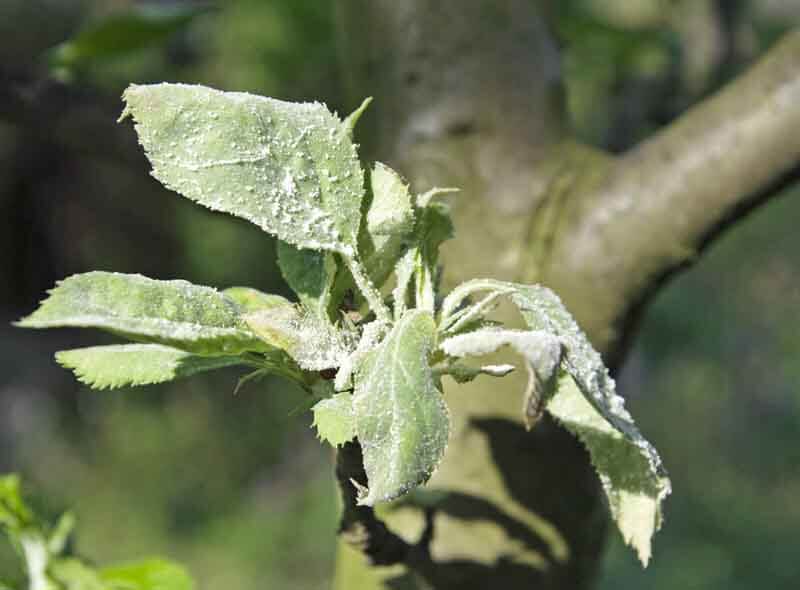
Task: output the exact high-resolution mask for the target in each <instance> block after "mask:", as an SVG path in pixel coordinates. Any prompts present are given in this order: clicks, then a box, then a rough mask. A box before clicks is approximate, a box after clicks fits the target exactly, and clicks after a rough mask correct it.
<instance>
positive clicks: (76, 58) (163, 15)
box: [49, 4, 209, 67]
mask: <svg viewBox="0 0 800 590" xmlns="http://www.w3.org/2000/svg"><path fill="white" fill-rule="evenodd" d="M208 11H209V7H208V6H202V5H197V4H179V5H176V4H170V5H156V4H149V5H148V4H140V5H134V6H133V7H131V8H130V9H128V10H126V11H125V12H119V13H116V14H112V15H110V16H108V17H107V18H104V19H102V20H99V21H96V22H93V23H90V24H89V25H88V26H87V27H85V28H84V29H83V30H81V31H80V32H79V33H78V34H77V35H75V36H74V37H73V38H72V39H69V40H68V41H64V42H63V43H61V44H59V45H57V46H56V47H54V48H53V49H52V50H50V54H49V60H50V64H51V66H54V67H59V66H62V67H63V66H75V65H77V64H79V63H81V62H84V61H87V60H91V59H97V58H109V57H115V56H119V55H123V54H126V53H130V52H133V51H136V50H139V49H143V48H145V47H148V46H150V45H155V44H157V43H159V42H161V41H163V40H165V39H166V38H167V37H169V36H170V35H171V34H173V33H175V32H177V31H179V30H181V29H182V28H183V27H185V26H186V25H187V24H188V23H190V22H191V21H192V19H194V18H195V17H197V16H199V15H201V14H204V13H206V12H208Z"/></svg>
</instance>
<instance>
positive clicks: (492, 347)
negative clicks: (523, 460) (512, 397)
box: [440, 328, 562, 429]
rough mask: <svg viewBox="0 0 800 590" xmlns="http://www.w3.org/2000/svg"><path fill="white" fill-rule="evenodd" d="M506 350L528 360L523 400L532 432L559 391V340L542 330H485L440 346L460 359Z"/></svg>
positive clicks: (450, 340) (527, 421) (454, 338)
mask: <svg viewBox="0 0 800 590" xmlns="http://www.w3.org/2000/svg"><path fill="white" fill-rule="evenodd" d="M502 346H511V347H512V348H513V349H514V350H516V351H517V352H518V353H519V354H521V355H522V356H523V357H524V358H525V361H526V365H525V366H526V367H527V369H528V386H527V387H526V388H525V394H524V396H523V402H522V415H523V419H524V421H525V426H526V427H527V428H528V429H530V428H531V427H533V425H534V424H536V422H537V421H538V420H539V418H541V415H542V413H543V411H544V407H545V404H546V403H547V400H548V399H549V397H550V396H551V395H552V394H553V392H554V391H555V385H556V377H557V375H558V368H559V365H560V363H561V356H562V350H561V343H560V342H559V340H558V338H557V337H555V336H553V335H552V334H549V333H548V332H545V331H542V330H533V331H522V330H501V329H496V328H485V329H481V330H476V331H474V332H467V333H466V334H459V335H457V336H453V337H451V338H448V339H447V340H445V341H443V342H442V343H441V345H440V347H441V349H442V350H443V351H444V352H445V353H446V354H448V355H449V356H452V357H456V358H462V357H465V356H470V355H476V356H477V355H484V354H489V353H491V352H494V351H496V350H497V349H499V348H500V347H502Z"/></svg>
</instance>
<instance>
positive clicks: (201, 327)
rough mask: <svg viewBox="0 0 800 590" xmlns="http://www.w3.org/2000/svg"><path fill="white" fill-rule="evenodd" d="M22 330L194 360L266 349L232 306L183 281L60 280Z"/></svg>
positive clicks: (102, 275) (100, 276)
mask: <svg viewBox="0 0 800 590" xmlns="http://www.w3.org/2000/svg"><path fill="white" fill-rule="evenodd" d="M17 325H18V326H21V327H23V328H62V327H73V328H100V329H103V330H108V331H110V332H114V333H116V334H120V335H122V336H125V337H126V338H129V339H131V340H136V341H144V342H155V343H161V344H167V345H170V346H174V347H176V348H180V349H181V350H187V351H190V352H195V353H199V354H207V355H213V354H220V355H232V354H238V353H240V352H243V351H246V350H256V351H258V350H265V349H266V347H265V345H264V343H263V342H262V341H260V340H259V339H258V338H257V337H256V336H255V335H254V334H253V333H252V332H251V331H250V330H249V329H248V328H247V325H246V324H245V323H244V322H243V321H242V319H241V317H240V315H239V307H238V306H237V305H236V303H234V301H233V300H231V299H230V298H228V297H226V296H225V295H223V294H222V293H220V292H219V291H217V290H215V289H212V288H210V287H201V286H198V285H193V284H191V283H188V282H186V281H180V280H178V281H157V280H154V279H148V278H147V277H144V276H142V275H135V274H134V275H128V274H120V273H111V272H100V271H95V272H89V273H86V274H81V275H73V276H71V277H69V278H67V279H64V280H63V281H61V282H60V283H58V285H57V286H56V287H55V289H52V290H51V291H50V296H49V297H48V298H47V299H46V300H44V301H43V302H42V304H41V306H40V307H39V309H37V310H36V311H35V312H33V313H32V314H31V315H29V316H28V317H26V318H24V319H22V320H21V321H19V322H18V323H17Z"/></svg>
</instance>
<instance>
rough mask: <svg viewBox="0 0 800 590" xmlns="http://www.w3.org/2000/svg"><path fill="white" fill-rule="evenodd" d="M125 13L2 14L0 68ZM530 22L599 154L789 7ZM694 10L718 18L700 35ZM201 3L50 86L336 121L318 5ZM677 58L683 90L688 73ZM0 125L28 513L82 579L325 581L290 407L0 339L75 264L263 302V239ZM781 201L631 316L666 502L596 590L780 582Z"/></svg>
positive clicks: (792, 335) (791, 313)
mask: <svg viewBox="0 0 800 590" xmlns="http://www.w3.org/2000/svg"><path fill="white" fill-rule="evenodd" d="M133 4H134V3H133V2H131V1H130V0H113V1H105V0H103V1H101V0H94V1H91V0H69V1H67V0H2V1H0V71H2V70H5V69H6V68H18V67H20V66H25V67H27V65H28V64H41V63H43V60H44V56H45V55H46V51H47V50H48V49H49V48H52V47H54V46H56V45H58V44H59V43H61V42H63V41H65V40H66V39H67V38H68V37H69V36H70V35H73V34H75V33H77V32H78V31H79V30H81V28H82V27H84V26H86V25H87V24H88V23H89V22H92V21H95V22H96V21H97V19H101V18H103V17H104V16H107V15H109V14H111V13H113V12H114V11H124V10H129V9H130V8H131V6H133ZM551 4H553V5H555V6H556V8H557V9H558V26H557V28H558V30H559V31H561V38H562V41H563V43H564V46H563V49H564V52H565V54H564V64H565V66H566V85H567V90H568V97H569V105H570V110H571V113H572V119H573V123H574V125H575V126H576V128H577V130H578V131H579V133H580V135H581V136H582V137H583V138H586V139H589V140H590V141H592V142H593V143H596V144H601V145H606V146H611V147H612V148H614V149H624V148H626V147H629V146H630V145H631V144H632V143H634V142H635V141H638V140H639V139H640V138H642V137H645V136H647V135H648V134H649V133H651V132H652V131H653V130H656V129H658V128H659V127H661V126H662V125H664V124H665V123H667V122H668V121H670V120H671V119H672V118H673V117H674V116H676V115H677V114H678V113H680V112H681V111H682V110H683V109H685V108H686V107H687V106H689V105H690V104H692V103H693V102H695V101H696V100H698V99H699V98H701V97H703V96H705V95H706V94H708V93H709V92H711V91H713V90H714V89H715V88H718V87H719V85H720V84H722V83H723V82H724V81H725V80H727V79H729V78H730V77H731V76H733V75H735V74H736V73H738V72H740V71H742V70H743V69H744V68H746V67H747V65H748V64H749V63H750V62H751V61H752V59H754V58H755V57H756V56H758V55H760V54H761V53H762V52H763V51H764V50H765V49H766V48H767V47H768V46H769V45H770V44H771V43H772V42H773V41H774V40H775V39H777V37H778V36H779V35H780V34H781V32H783V31H785V30H786V28H787V27H790V26H797V25H798V24H800V8H798V6H799V5H798V3H797V2H795V1H794V0H737V1H734V2H710V3H709V2H706V1H705V0H704V1H700V0H675V1H670V2H666V1H663V0H636V1H635V2H633V1H631V0H614V1H613V2H612V1H610V0H564V1H561V0H559V1H558V2H553V3H551ZM700 5H720V6H724V7H725V10H726V14H725V15H724V19H719V18H711V17H714V14H715V13H714V12H713V11H712V12H710V13H709V12H708V11H707V10H706V9H704V8H703V7H702V6H700ZM217 6H218V10H215V11H214V12H212V13H210V14H206V15H203V16H201V17H199V18H197V19H194V20H193V22H192V23H190V24H189V25H187V27H186V28H184V29H182V30H180V31H178V32H176V33H175V34H174V35H171V36H170V37H169V39H168V40H166V41H165V43H163V44H156V45H155V46H151V47H149V48H147V49H144V50H142V51H137V52H133V53H131V54H128V55H124V56H118V57H114V58H110V59H107V60H102V61H93V62H91V63H87V64H86V67H85V68H82V70H81V73H80V76H79V77H77V79H76V81H75V83H74V84H76V85H77V86H79V87H81V88H84V89H87V91H88V90H91V89H98V88H99V89H100V92H101V93H102V94H103V95H104V96H107V97H110V98H109V100H110V101H111V102H112V104H113V106H114V110H115V111H118V110H119V107H120V106H121V104H120V103H117V102H116V100H117V98H116V97H118V96H119V94H120V93H121V91H122V89H123V88H124V86H125V85H127V83H128V82H130V81H136V82H160V81H163V80H171V81H191V82H195V83H203V84H208V85H212V86H216V87H219V88H223V89H245V90H248V91H252V92H257V93H259V94H267V95H271V96H276V97H280V98H284V99H308V98H312V97H324V98H325V99H326V100H327V102H328V104H329V106H331V107H332V108H339V110H340V112H347V111H346V109H343V108H342V106H343V100H342V98H341V91H340V84H339V81H338V79H337V77H336V74H335V63H336V53H335V50H334V45H333V39H334V34H333V27H332V16H331V13H332V9H333V2H332V1H331V0H329V1H320V0H270V1H268V2H267V1H263V0H231V1H225V2H218V3H217ZM698 6H699V7H698ZM712 8H713V6H712ZM692 11H697V12H695V13H694V14H695V15H699V16H695V17H691V16H687V15H689V14H692ZM704 14H705V15H706V16H703V15H704ZM709 14H710V15H711V17H709V16H708V15H709ZM715 23H716V24H715ZM720 23H722V25H720ZM692 31H694V33H692ZM720 39H722V40H726V39H727V40H728V41H729V42H725V43H722V44H719V40H720ZM703 47H704V48H705V49H703V50H702V51H700V50H699V49H698V48H703ZM715 47H716V49H714V48H715ZM720 47H722V49H723V51H720V49H719V48H720ZM690 56H693V60H697V61H698V62H699V63H700V64H701V65H702V67H700V66H698V65H695V66H693V67H692V70H691V71H693V72H696V71H700V72H704V73H703V74H702V75H700V76H699V78H694V76H695V74H692V75H691V76H690V75H689V73H688V72H687V67H688V66H687V65H686V64H687V63H688V58H689V57H690ZM699 56H704V57H703V59H702V60H700V59H699ZM703 64H705V65H703ZM8 87H10V86H9V85H7V84H4V88H8ZM87 93H88V94H90V95H91V92H87ZM91 108H92V107H91V104H90V103H88V102H87V104H86V110H87V111H88V110H91ZM1 117H2V113H0V320H2V322H0V358H2V359H3V360H2V361H1V362H2V364H1V365H0V366H1V367H2V371H0V471H8V470H11V469H12V468H13V469H15V470H18V471H20V472H22V473H23V474H24V475H25V476H26V479H27V480H28V481H30V482H31V486H30V487H31V489H34V490H36V491H37V493H38V494H40V497H39V498H38V502H36V503H35V505H37V506H41V507H42V508H43V509H44V511H45V514H50V515H55V514H57V513H59V512H62V511H63V509H64V508H66V507H70V508H73V509H74V511H75V513H76V514H77V516H78V517H79V519H80V522H81V533H80V539H79V543H80V547H81V550H82V551H85V552H86V553H87V554H89V555H93V556H96V557H97V559H98V560H99V561H100V562H103V563H106V562H111V561H117V560H120V559H129V558H135V557H140V556H144V555H152V554H165V555H170V556H171V557H175V558H176V559H178V560H179V561H182V562H184V563H186V564H187V566H188V569H189V570H190V571H191V573H192V575H193V577H195V578H197V579H198V580H204V582H203V583H202V584H201V585H200V588H201V589H204V588H209V589H215V588H231V589H238V588H274V589H287V590H288V589H291V590H294V589H297V588H324V587H326V585H327V583H328V580H329V577H330V568H331V567H332V559H333V551H334V548H333V545H332V543H331V539H332V538H333V535H334V532H335V528H336V523H335V518H336V500H335V494H334V486H333V484H332V482H331V477H330V461H329V456H328V454H327V453H326V452H320V450H319V445H318V444H317V443H316V442H315V441H314V440H313V432H312V431H311V430H310V429H308V428H307V427H306V426H307V425H308V423H309V422H310V418H306V419H305V420H297V419H295V418H289V417H288V414H289V413H290V412H291V411H292V410H293V409H295V408H296V407H297V405H298V404H299V403H300V401H301V400H302V399H303V397H302V396H301V395H300V394H299V392H297V391H291V390H287V389H286V388H285V386H284V385H283V384H282V383H281V382H279V381H277V380H271V379H266V380H262V381H260V382H258V383H255V384H251V385H249V386H248V387H247V388H244V389H243V390H242V391H241V392H240V393H239V394H238V396H237V397H233V396H232V391H233V388H234V386H235V383H236V379H237V377H238V376H239V374H240V373H239V372H237V371H236V370H230V371H229V372H223V373H221V374H220V375H215V376H212V377H211V378H210V379H209V378H205V377H203V378H197V379H194V378H191V379H188V380H185V381H182V382H179V383H176V384H174V385H170V386H153V387H148V388H146V389H142V390H138V391H119V392H103V393H97V392H90V391H88V389H86V388H83V387H81V386H80V385H78V384H76V383H74V380H73V378H72V376H71V375H70V374H69V373H67V372H66V371H63V370H61V369H60V368H58V367H57V366H55V365H54V364H53V363H52V353H53V352H54V351H56V350H58V349H60V348H65V347H68V346H77V345H79V344H86V345H88V344H92V343H96V342H97V340H96V338H89V339H86V340H83V341H81V340H80V338H81V336H80V335H77V334H65V335H63V336H60V335H56V336H54V337H53V338H45V339H42V338H41V337H40V335H37V334H23V333H20V331H19V330H15V331H13V332H12V329H11V328H8V327H3V326H7V322H8V321H11V320H12V319H17V318H19V317H21V316H22V315H23V314H24V313H28V312H30V311H31V310H32V309H33V307H34V306H33V305H32V303H33V302H35V300H36V297H37V296H38V295H40V294H41V293H42V292H43V291H44V290H45V289H46V288H48V287H49V286H51V285H52V283H53V281H54V280H55V279H58V278H63V277H64V276H66V275H69V274H73V273H76V272H85V271H86V270H89V269H91V268H102V269H106V270H110V269H114V270H118V271H121V272H142V273H144V274H146V275H148V276H153V277H158V278H162V279H171V278H184V279H187V280H190V281H193V282H196V283H201V284H209V285H214V286H217V287H220V288H223V287H227V286H231V285H236V284H251V285H254V286H255V287H258V288H259V289H261V290H264V291H269V292H282V293H284V294H287V293H288V291H286V290H284V289H285V288H284V287H283V285H282V280H281V277H280V274H279V272H278V270H277V267H276V264H275V253H274V244H273V242H272V241H271V240H269V239H265V238H264V237H263V234H262V233H261V232H259V230H258V229H257V228H251V227H248V225H249V224H247V223H245V222H241V221H237V220H234V219H226V218H225V216H220V215H215V214H213V213H210V212H206V211H203V210H201V209H200V208H197V207H195V206H193V205H192V204H190V203H188V202H184V201H183V200H181V199H177V198H175V196H174V195H170V194H168V193H167V192H166V191H164V190H162V189H161V188H159V187H158V186H157V184H156V183H155V182H154V181H149V180H147V179H146V176H145V174H144V173H143V171H144V170H145V169H146V164H145V162H144V158H142V159H141V167H140V168H137V169H135V170H132V169H130V167H129V165H128V164H125V165H120V164H119V163H117V162H115V161H113V160H109V159H107V158H104V157H103V154H98V153H97V150H95V151H94V152H91V151H90V150H89V151H88V153H87V152H86V151H84V152H77V151H69V150H65V149H64V148H63V147H60V146H54V144H53V143H51V142H48V141H47V139H48V138H41V137H39V136H36V135H32V134H31V133H30V132H29V131H28V129H27V128H26V127H25V126H23V125H20V124H18V123H15V122H13V121H9V120H7V119H5V118H1ZM103 139H104V138H100V137H86V138H84V142H83V144H84V145H85V146H91V145H96V144H98V143H100V142H102V141H103ZM412 188H413V187H412ZM798 198H800V195H797V193H795V194H794V195H793V196H792V197H791V198H789V197H788V196H787V198H785V199H783V200H781V201H777V202H775V203H773V204H771V205H770V206H768V207H767V208H765V209H764V210H763V211H761V212H760V213H759V214H758V215H757V216H756V217H754V218H753V219H750V220H748V221H746V222H745V223H744V224H742V225H741V226H740V227H739V228H737V230H736V232H735V233H733V234H731V236H730V237H729V238H727V239H726V240H724V241H723V242H722V243H720V244H719V245H717V246H716V247H715V248H714V250H713V251H711V252H710V253H709V256H708V258H707V259H706V260H704V261H703V262H702V263H701V264H700V265H699V266H698V267H697V268H696V269H695V270H693V271H692V272H691V273H690V274H689V275H687V276H684V277H682V278H681V279H679V280H678V281H676V282H675V283H674V284H673V285H671V286H670V287H669V288H668V290H667V291H665V292H664V293H663V294H662V296H661V297H660V298H659V299H658V300H657V301H656V303H655V306H654V307H653V308H651V310H650V311H649V313H648V315H647V317H646V318H645V322H644V325H643V332H642V334H641V336H640V339H639V340H638V343H637V347H636V349H635V351H634V353H633V355H632V356H631V359H630V362H629V363H628V366H627V368H626V369H625V372H624V374H623V376H622V379H621V384H620V390H621V392H622V393H623V394H625V395H627V396H628V397H629V398H630V401H629V402H628V407H629V409H630V410H631V412H632V413H633V414H634V415H636V416H637V418H638V422H639V425H640V427H641V429H642V430H643V431H645V432H647V433H648V436H649V437H650V438H651V439H652V440H654V441H658V444H659V450H660V451H661V453H662V456H663V458H664V461H665V463H667V464H668V465H669V466H670V468H671V469H670V475H671V477H672V480H673V485H674V488H675V490H676V493H675V494H674V495H673V496H672V497H671V499H670V500H669V501H668V503H667V517H668V520H667V523H666V526H665V527H664V528H663V530H662V532H661V533H660V535H661V536H660V537H659V538H658V539H657V540H656V542H655V545H654V554H655V559H654V561H653V564H652V565H651V567H650V568H649V569H648V570H647V571H646V572H644V573H643V572H641V570H640V568H639V566H638V564H637V563H636V560H635V558H634V557H633V556H631V555H630V553H629V552H628V551H627V550H624V548H623V547H622V543H621V541H620V540H619V539H618V538H617V537H615V536H613V535H612V537H611V538H612V550H611V553H610V556H609V559H608V561H607V564H606V568H605V572H604V579H603V582H602V587H603V588H609V589H610V588H614V589H620V588H630V589H631V590H633V589H639V588H644V587H647V588H655V589H656V590H660V589H670V590H672V589H673V588H689V589H691V588H698V589H699V588H702V589H703V590H731V589H732V590H739V589H741V590H744V589H748V590H749V589H751V588H760V587H764V588H786V587H792V585H793V584H794V583H795V582H796V580H797V579H798V577H800V566H798V563H797V559H796V552H797V551H796V548H797V530H798V529H800V512H798V508H797V506H798V505H797V501H796V498H797V497H798V495H800V477H798V476H797V473H798V469H797V466H798V464H800V457H799V456H798V454H797V451H796V449H798V448H800V447H798V445H797V432H798V425H800V397H799V396H798V393H797V392H798V391H799V390H800V387H798V383H800V364H798V363H797V360H796V359H798V358H800V337H798V334H800V322H798V320H797V318H798V314H797V310H798V309H800V273H798V271H797V269H798V268H800V257H798V254H797V249H796V247H795V246H793V244H795V243H796V231H795V228H794V227H792V225H793V220H796V219H798V218H800V206H798V204H797V201H798ZM130 236H137V238H136V239H131V238H130ZM197 236H202V239H201V240H198V239H197ZM645 383H646V384H647V387H644V386H643V384H645ZM303 422H305V423H306V424H303ZM289 448H291V449H292V452H293V454H292V460H291V461H289V460H288V459H287V455H286V454H285V451H286V449H289ZM309 474H311V475H309ZM121 530H124V531H125V534H124V535H121V534H120V531H121ZM8 551H9V549H8V547H6V546H5V545H3V544H0V578H2V577H9V578H13V577H14V575H13V573H11V572H12V568H13V561H10V560H8V559H6V557H4V556H8V555H9V553H8ZM6 572H10V573H9V575H8V576H4V575H3V574H5V573H6ZM18 573H19V572H18ZM645 576H646V577H645Z"/></svg>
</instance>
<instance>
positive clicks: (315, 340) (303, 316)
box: [244, 306, 355, 371]
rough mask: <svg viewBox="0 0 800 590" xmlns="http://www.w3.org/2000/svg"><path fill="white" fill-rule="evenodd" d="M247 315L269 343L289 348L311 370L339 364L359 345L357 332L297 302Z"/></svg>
mask: <svg viewBox="0 0 800 590" xmlns="http://www.w3.org/2000/svg"><path fill="white" fill-rule="evenodd" d="M244 319H245V321H246V322H247V325H248V326H250V328H251V329H252V330H253V332H254V333H255V334H257V335H258V336H259V337H260V338H261V339H262V340H263V341H264V342H265V343H268V344H270V345H271V346H274V347H277V348H280V349H281V350H284V351H286V353H287V354H288V355H289V356H291V357H292V359H294V360H295V361H296V362H297V364H298V365H300V366H301V367H302V368H304V369H306V370H309V371H322V370H324V369H331V368H335V367H338V366H339V365H340V364H341V363H342V361H343V360H344V358H345V357H347V355H348V354H349V353H350V352H351V351H352V350H353V348H354V347H355V343H354V339H355V334H352V333H350V332H347V331H346V330H343V329H341V328H340V327H337V326H334V325H333V324H331V323H330V322H329V321H328V320H327V319H324V318H320V317H319V316H316V315H314V314H313V313H310V312H309V311H307V310H303V309H300V308H298V307H296V306H290V307H275V308H272V309H265V310H261V311H257V312H254V313H250V314H246V315H245V316H244Z"/></svg>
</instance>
